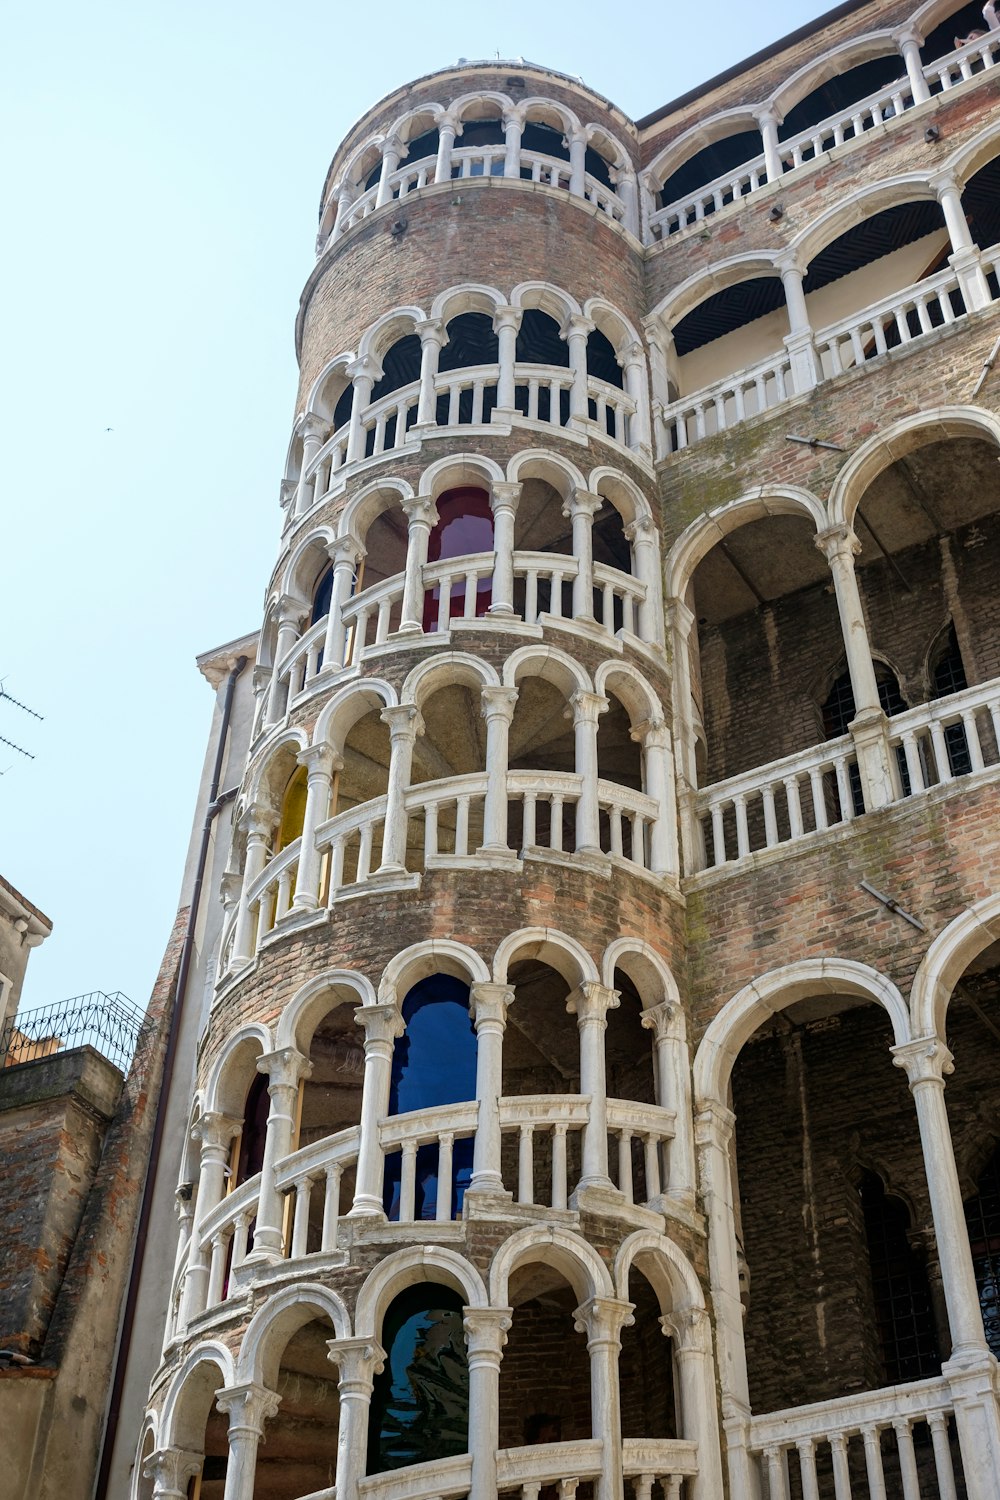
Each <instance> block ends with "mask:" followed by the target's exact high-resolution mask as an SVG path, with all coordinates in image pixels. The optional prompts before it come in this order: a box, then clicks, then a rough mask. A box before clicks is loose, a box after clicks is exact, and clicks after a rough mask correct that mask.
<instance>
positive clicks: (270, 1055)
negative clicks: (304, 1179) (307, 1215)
mask: <svg viewBox="0 0 1000 1500" xmlns="http://www.w3.org/2000/svg"><path fill="white" fill-rule="evenodd" d="M257 1071H258V1072H259V1073H264V1074H265V1075H266V1076H267V1092H268V1096H269V1099H270V1104H269V1106H268V1111H267V1130H266V1133H265V1135H264V1159H263V1162H262V1163H261V1169H260V1197H259V1199H258V1201H257V1225H256V1228H255V1229H254V1236H253V1249H252V1250H251V1251H250V1253H249V1255H248V1256H247V1257H246V1259H247V1261H248V1262H249V1263H250V1264H257V1263H260V1262H268V1261H276V1260H280V1259H281V1256H282V1254H283V1253H284V1238H283V1233H282V1225H283V1220H284V1214H285V1200H284V1198H283V1196H282V1195H281V1194H280V1193H279V1192H278V1189H277V1187H276V1185H275V1171H276V1168H277V1165H278V1163H279V1162H281V1161H284V1159H285V1157H286V1156H287V1155H288V1154H289V1152H290V1151H291V1150H292V1149H293V1144H294V1138H295V1119H296V1114H297V1108H298V1098H299V1082H300V1080H301V1079H303V1078H308V1077H309V1075H310V1073H311V1072H312V1063H311V1062H310V1061H309V1059H308V1058H307V1057H304V1056H303V1055H302V1053H301V1052H298V1051H297V1050H296V1049H295V1048H294V1047H283V1048H281V1049H280V1050H279V1051H277V1052H265V1053H263V1054H262V1055H261V1056H260V1057H259V1058H258V1059H257Z"/></svg>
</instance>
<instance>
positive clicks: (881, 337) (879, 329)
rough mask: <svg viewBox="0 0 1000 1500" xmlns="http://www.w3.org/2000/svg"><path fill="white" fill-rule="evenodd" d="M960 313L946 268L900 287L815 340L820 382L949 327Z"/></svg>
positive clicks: (952, 279) (962, 310)
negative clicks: (909, 284)
mask: <svg viewBox="0 0 1000 1500" xmlns="http://www.w3.org/2000/svg"><path fill="white" fill-rule="evenodd" d="M965 311H966V309H965V306H964V304H963V302H962V298H961V290H960V288H959V282H958V277H957V276H956V274H955V272H954V271H953V270H951V268H950V267H949V268H948V269H946V270H944V271H939V272H938V273H937V274H936V275H935V276H928V277H927V278H926V279H925V280H924V281H920V282H917V283H916V284H915V285H914V286H908V287H904V288H903V290H902V291H899V292H894V293H893V294H892V295H891V296H889V297H884V298H883V299H882V301H881V302H876V303H875V304H874V306H872V307H866V308H864V309H863V311H861V312H857V313H853V314H852V315H851V316H850V317H849V318H843V319H841V321H840V322H839V323H834V324H831V325H830V326H829V327H828V328H823V329H821V330H820V331H819V332H818V333H817V334H816V335H815V338H814V342H815V346H816V352H817V355H818V356H819V360H820V363H821V366H822V373H823V377H824V379H831V378H832V377H833V376H835V375H840V374H842V373H843V371H844V370H849V369H852V368H853V367H854V366H855V365H863V364H864V363H865V361H866V360H869V359H875V358H876V357H877V356H878V355H880V354H885V353H887V352H888V350H889V349H890V348H898V347H900V346H901V345H903V344H912V343H914V342H915V341H916V340H917V339H920V338H923V337H924V336H925V335H926V334H928V333H933V332H934V330H935V329H936V328H941V327H942V326H943V325H944V324H947V323H954V322H955V320H956V319H957V318H960V317H962V316H964V314H965Z"/></svg>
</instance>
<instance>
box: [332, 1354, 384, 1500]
mask: <svg viewBox="0 0 1000 1500" xmlns="http://www.w3.org/2000/svg"><path fill="white" fill-rule="evenodd" d="M326 1347H327V1349H328V1350H329V1351H330V1356H329V1357H330V1359H331V1360H332V1361H333V1363H334V1364H335V1365H336V1366H337V1368H338V1369H339V1371H340V1379H339V1381H338V1385H337V1388H338V1391H339V1393H340V1426H339V1429H338V1432H337V1500H357V1496H358V1481H359V1479H364V1477H365V1470H366V1469H367V1467H368V1413H369V1410H370V1408H371V1403H372V1386H373V1385H374V1383H375V1376H376V1375H378V1374H379V1373H380V1372H381V1370H382V1369H383V1367H384V1365H385V1358H386V1355H385V1350H384V1349H383V1348H382V1346H381V1344H378V1343H376V1342H375V1340H374V1339H330V1340H329V1342H328V1343H327V1346H326Z"/></svg>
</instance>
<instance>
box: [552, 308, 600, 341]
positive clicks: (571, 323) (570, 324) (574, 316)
mask: <svg viewBox="0 0 1000 1500" xmlns="http://www.w3.org/2000/svg"><path fill="white" fill-rule="evenodd" d="M596 327H597V324H596V323H595V322H594V320H593V318H585V317H584V316H583V314H582V313H570V315H569V317H568V318H567V319H566V321H565V322H564V323H563V325H562V327H561V328H560V330H559V332H560V334H561V335H562V337H563V338H564V339H571V338H584V339H587V338H589V337H590V335H591V334H592V333H593V331H594V329H595V328H596Z"/></svg>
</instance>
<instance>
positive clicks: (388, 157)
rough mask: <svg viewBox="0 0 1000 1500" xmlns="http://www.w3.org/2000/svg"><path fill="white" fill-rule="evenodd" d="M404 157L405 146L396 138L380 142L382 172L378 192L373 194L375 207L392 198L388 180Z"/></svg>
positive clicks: (390, 137) (392, 137)
mask: <svg viewBox="0 0 1000 1500" xmlns="http://www.w3.org/2000/svg"><path fill="white" fill-rule="evenodd" d="M405 155H406V144H405V142H403V141H401V140H399V138H398V137H397V136H394V135H391V136H389V137H388V139H387V140H384V141H383V142H382V171H381V173H380V174H379V179H378V190H377V192H376V194H375V207H376V208H381V207H382V205H383V204H384V203H388V202H389V200H390V198H391V197H392V187H391V186H390V183H389V178H390V177H391V176H392V174H393V172H395V170H396V168H397V167H398V166H399V163H400V162H401V161H402V159H403V157H404V156H405Z"/></svg>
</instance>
